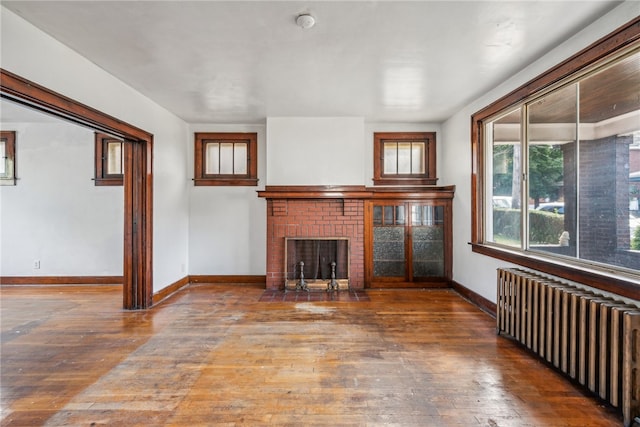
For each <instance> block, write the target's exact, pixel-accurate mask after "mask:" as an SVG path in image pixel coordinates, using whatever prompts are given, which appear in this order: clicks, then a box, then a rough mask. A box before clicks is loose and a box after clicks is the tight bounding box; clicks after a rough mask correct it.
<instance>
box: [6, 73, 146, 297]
mask: <svg viewBox="0 0 640 427" xmlns="http://www.w3.org/2000/svg"><path fill="white" fill-rule="evenodd" d="M0 92H1V93H0V96H1V97H2V98H5V99H9V100H11V101H14V102H17V103H20V104H23V105H26V106H29V107H31V108H35V109H37V110H40V111H43V112H46V113H48V114H52V115H54V116H57V117H60V118H62V119H65V120H68V121H71V122H74V123H78V124H81V125H83V126H88V127H90V128H92V129H94V130H96V131H99V132H104V133H107V134H109V135H114V136H118V137H121V138H123V139H124V140H125V144H124V151H125V156H124V157H125V161H124V170H125V174H124V187H125V191H124V193H125V202H124V205H125V207H124V212H125V218H124V224H125V231H124V263H123V265H124V268H123V273H124V274H123V280H124V283H123V306H124V308H125V309H144V308H147V307H150V306H151V302H152V291H153V268H152V260H153V256H152V249H153V242H152V236H153V191H152V190H153V172H152V162H153V155H152V153H153V135H151V134H150V133H148V132H146V131H143V130H141V129H139V128H137V127H135V126H132V125H130V124H127V123H125V122H122V121H120V120H118V119H115V118H114V117H112V116H109V115H107V114H104V113H102V112H100V111H98V110H96V109H94V108H91V107H88V106H86V105H84V104H81V103H79V102H77V101H74V100H73V99H71V98H68V97H66V96H64V95H61V94H59V93H56V92H54V91H52V90H49V89H47V88H45V87H43V86H40V85H38V84H36V83H34V82H31V81H29V80H27V79H24V78H22V77H20V76H17V75H15V74H13V73H10V72H8V71H6V70H3V69H0Z"/></svg>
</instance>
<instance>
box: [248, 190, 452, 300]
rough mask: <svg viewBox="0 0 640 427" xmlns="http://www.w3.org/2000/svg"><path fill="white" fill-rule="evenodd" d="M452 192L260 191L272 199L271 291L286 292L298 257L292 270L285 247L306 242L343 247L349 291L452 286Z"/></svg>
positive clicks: (269, 220) (269, 222)
mask: <svg viewBox="0 0 640 427" xmlns="http://www.w3.org/2000/svg"><path fill="white" fill-rule="evenodd" d="M454 190H455V187H454V186H445V187H436V186H427V185H424V186H411V187H408V186H407V187H391V186H385V187H364V186H267V187H266V188H265V189H264V190H260V191H258V195H259V196H260V197H264V198H266V199H267V275H266V276H267V288H268V289H281V288H283V287H284V286H285V285H284V284H285V282H286V281H287V280H289V279H290V278H289V277H288V276H289V273H290V272H291V271H293V270H292V268H293V269H295V268H296V267H295V265H296V263H297V264H298V265H299V261H300V257H298V256H296V257H295V258H296V259H294V260H292V261H291V262H292V263H293V267H291V266H289V267H288V268H287V267H286V266H287V265H288V264H287V263H288V262H289V261H285V259H286V258H287V257H285V254H288V252H287V250H286V249H285V242H287V241H291V240H301V239H302V240H326V239H329V240H346V241H347V242H348V243H347V249H346V250H345V251H346V252H348V258H347V263H348V266H347V267H346V268H347V269H348V272H347V274H346V275H345V277H347V278H348V287H349V288H352V289H362V288H382V287H412V286H413V287H448V286H450V285H451V280H452V274H451V271H452V263H451V260H452V256H453V253H452V237H451V236H452V207H451V205H452V200H453V195H454ZM312 264H313V263H312V262H311V261H306V260H305V261H304V265H306V266H308V267H309V268H312V267H311V266H312ZM327 265H328V264H326V263H325V265H324V267H325V268H327ZM306 268H307V267H305V271H307V270H306ZM341 268H342V267H338V269H337V270H340V269H341ZM309 272H310V270H309ZM305 277H311V276H307V273H306V272H305ZM293 280H294V283H295V281H296V280H299V279H298V277H294V278H293ZM345 287H346V286H343V285H340V288H341V289H344V288H345Z"/></svg>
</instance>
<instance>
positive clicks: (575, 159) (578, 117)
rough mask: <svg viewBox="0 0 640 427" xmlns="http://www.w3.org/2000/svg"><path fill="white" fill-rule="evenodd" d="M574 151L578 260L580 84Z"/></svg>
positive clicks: (577, 249)
mask: <svg viewBox="0 0 640 427" xmlns="http://www.w3.org/2000/svg"><path fill="white" fill-rule="evenodd" d="M575 86H576V149H575V150H574V151H575V154H574V156H575V158H574V159H573V161H574V164H575V165H576V167H575V174H576V196H575V199H576V203H575V204H576V207H575V209H576V214H575V223H576V230H575V233H576V235H575V240H576V258H577V259H580V83H579V82H578V83H576V85H575Z"/></svg>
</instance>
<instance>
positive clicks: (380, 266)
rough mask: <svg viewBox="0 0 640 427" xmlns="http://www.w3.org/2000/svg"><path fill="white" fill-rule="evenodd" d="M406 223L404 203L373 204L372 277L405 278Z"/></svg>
mask: <svg viewBox="0 0 640 427" xmlns="http://www.w3.org/2000/svg"><path fill="white" fill-rule="evenodd" d="M406 224H407V221H406V206H405V204H404V203H402V204H398V205H396V204H389V205H386V204H376V205H374V206H373V276H374V278H377V279H380V278H401V279H404V278H405V276H406V274H407V269H406V257H405V254H406V248H405V246H406V242H405V234H406Z"/></svg>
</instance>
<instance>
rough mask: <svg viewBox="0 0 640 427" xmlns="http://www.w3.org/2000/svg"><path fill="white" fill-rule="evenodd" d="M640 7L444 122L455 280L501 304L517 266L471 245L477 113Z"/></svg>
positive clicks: (606, 21) (607, 19) (619, 12)
mask: <svg viewBox="0 0 640 427" xmlns="http://www.w3.org/2000/svg"><path fill="white" fill-rule="evenodd" d="M638 5H639V3H638V2H636V1H627V2H625V3H623V4H622V5H620V6H619V7H617V8H616V9H614V10H613V11H612V12H610V13H609V14H607V15H605V16H604V17H602V18H601V19H599V20H598V21H597V22H595V23H594V24H592V25H591V26H589V27H587V28H586V29H585V30H583V31H581V32H580V33H579V34H577V35H576V36H574V37H573V38H571V39H569V40H568V41H566V42H565V43H563V44H561V45H560V46H558V47H557V48H555V49H554V50H552V51H551V52H549V53H548V54H546V55H545V56H543V57H542V58H541V59H539V60H538V61H536V62H534V63H533V64H531V65H530V66H529V67H527V68H526V69H524V70H523V71H521V72H520V73H518V74H516V75H515V76H513V77H512V78H511V79H509V80H507V81H506V82H504V83H503V84H502V85H500V86H499V87H497V88H495V89H494V90H492V91H490V92H489V93H486V94H485V95H483V96H482V97H480V98H478V99H476V100H475V101H473V102H472V103H471V104H469V105H467V106H465V107H464V108H462V109H461V110H460V111H458V112H457V114H455V115H454V116H453V117H451V118H450V119H449V120H447V121H446V122H445V123H444V124H443V126H442V134H441V135H442V138H441V140H442V141H444V144H441V145H440V147H441V148H442V149H443V151H444V152H443V162H442V164H441V165H439V171H440V172H441V173H440V176H441V177H442V178H443V181H444V182H448V183H449V182H450V183H453V184H455V185H456V196H455V198H454V201H453V242H454V245H453V279H454V280H455V281H456V282H458V283H460V284H462V285H463V286H465V287H467V288H469V289H471V290H472V291H474V292H476V293H478V294H480V295H482V296H484V297H485V298H487V299H489V300H491V301H494V302H495V300H496V288H495V283H496V268H498V267H499V266H500V267H503V266H511V265H510V264H508V263H506V262H503V261H500V260H496V259H494V258H490V257H486V256H483V255H479V254H476V253H473V252H472V251H471V246H470V245H469V244H468V242H469V241H470V240H471V144H470V138H471V115H472V114H474V113H475V112H476V111H479V110H480V109H482V108H484V107H485V106H487V105H489V104H491V103H492V102H493V101H495V100H497V99H499V98H500V97H502V96H504V95H506V94H507V93H509V92H511V91H512V90H514V89H516V88H517V87H519V86H521V85H522V84H524V83H526V82H527V81H529V80H531V79H532V78H534V77H536V76H538V75H540V74H541V73H543V72H545V71H546V70H548V69H550V68H551V67H553V66H554V65H556V64H558V63H560V62H562V61H564V60H565V59H567V58H568V57H570V56H572V55H573V54H575V53H577V52H579V51H580V50H582V49H584V48H585V47H587V46H589V45H590V44H591V43H593V42H595V41H596V40H598V39H600V38H601V37H603V36H605V35H607V34H609V33H610V32H612V31H613V30H615V29H616V28H618V27H620V26H621V25H623V24H625V23H627V22H628V21H630V20H631V19H632V17H634V16H637V15H638V13H639V12H640V9H639V7H638Z"/></svg>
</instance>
